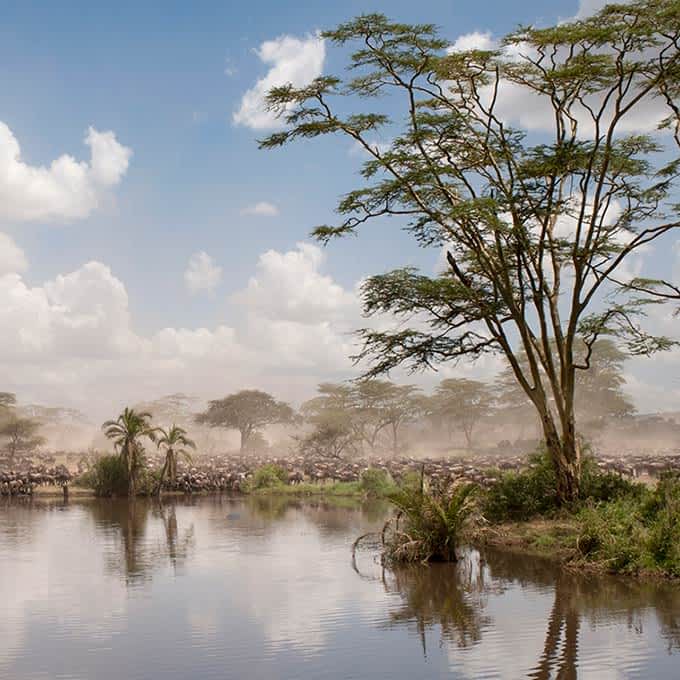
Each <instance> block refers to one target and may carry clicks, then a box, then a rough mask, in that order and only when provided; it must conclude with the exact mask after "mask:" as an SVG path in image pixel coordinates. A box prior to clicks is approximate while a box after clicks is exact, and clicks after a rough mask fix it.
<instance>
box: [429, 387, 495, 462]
mask: <svg viewBox="0 0 680 680" xmlns="http://www.w3.org/2000/svg"><path fill="white" fill-rule="evenodd" d="M432 410H433V413H434V415H435V417H436V418H437V419H438V420H440V421H442V422H444V423H446V425H447V428H448V431H449V436H450V434H451V429H450V428H451V425H453V426H455V427H458V428H460V429H461V430H462V431H463V434H464V435H465V442H466V443H467V448H468V449H471V448H472V442H473V432H474V430H475V427H476V426H477V424H478V423H479V422H480V420H482V419H483V418H486V417H487V416H489V415H491V413H492V410H493V396H492V394H491V390H490V389H489V386H488V385H487V384H486V383H483V382H480V381H479V380H468V379H467V378H447V379H446V380H442V381H441V382H440V383H439V385H438V386H437V388H436V390H435V393H434V396H433V400H432Z"/></svg>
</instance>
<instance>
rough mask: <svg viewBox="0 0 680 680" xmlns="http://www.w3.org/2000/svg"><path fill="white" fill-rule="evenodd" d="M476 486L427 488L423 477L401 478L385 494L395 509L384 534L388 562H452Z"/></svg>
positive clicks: (385, 555)
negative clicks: (396, 511)
mask: <svg viewBox="0 0 680 680" xmlns="http://www.w3.org/2000/svg"><path fill="white" fill-rule="evenodd" d="M475 493H476V487H475V486H474V485H472V484H461V485H457V486H453V487H450V488H449V489H447V490H445V491H444V490H440V489H436V490H435V489H432V488H429V487H428V485H427V482H426V480H425V479H423V478H422V477H421V479H420V482H419V483H416V484H414V483H413V481H412V480H410V479H409V480H405V481H402V482H401V483H400V484H399V486H398V487H397V488H396V489H394V490H393V491H391V492H389V493H388V494H387V496H386V497H387V500H389V501H390V502H391V503H392V504H393V505H394V506H395V507H396V508H397V510H398V514H397V516H396V518H395V519H394V520H393V523H392V526H390V528H389V532H385V531H384V532H383V536H384V537H385V550H384V557H385V558H386V559H387V560H388V561H390V562H430V561H433V562H435V561H441V562H455V561H456V559H457V556H456V547H457V545H458V541H459V540H460V537H461V533H462V530H463V527H464V525H465V523H466V522H467V520H468V519H469V518H470V516H471V515H472V513H473V512H474V510H475V503H474V502H473V500H474V495H475Z"/></svg>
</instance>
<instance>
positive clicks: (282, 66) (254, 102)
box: [233, 35, 326, 130]
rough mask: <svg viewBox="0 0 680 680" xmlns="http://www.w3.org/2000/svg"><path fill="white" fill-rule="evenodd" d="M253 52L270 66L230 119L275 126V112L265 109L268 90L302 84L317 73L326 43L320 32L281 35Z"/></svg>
mask: <svg viewBox="0 0 680 680" xmlns="http://www.w3.org/2000/svg"><path fill="white" fill-rule="evenodd" d="M255 53H256V54H257V56H258V57H259V58H260V60H261V61H262V62H263V63H264V64H267V65H268V66H269V71H268V72H267V74H266V75H265V76H264V77H263V78H260V80H258V81H257V82H256V83H255V85H254V86H253V87H252V88H250V89H249V90H247V91H246V92H245V94H244V95H243V97H242V98H241V105H240V107H239V109H238V111H236V112H235V113H234V115H233V121H234V123H236V124H237V125H245V126H246V127H249V128H252V129H254V130H268V129H274V128H276V127H278V126H279V125H280V121H278V120H277V118H276V116H275V115H274V113H272V112H271V111H267V109H266V106H265V97H266V95H267V92H269V90H271V89H272V88H273V87H277V86H279V85H286V84H288V83H291V84H292V85H293V86H294V87H303V86H305V85H307V84H309V83H310V82H311V81H312V80H314V78H317V77H318V76H320V75H321V73H322V72H323V65H324V60H325V57H326V47H325V45H324V41H323V39H322V38H321V37H320V36H319V35H312V36H308V37H306V38H302V39H300V38H295V37H293V36H290V35H282V36H280V37H279V38H276V39H274V40H266V41H265V42H263V43H262V44H261V45H260V47H259V49H257V50H256V51H255Z"/></svg>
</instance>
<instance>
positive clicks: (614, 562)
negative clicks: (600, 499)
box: [576, 475, 680, 577]
mask: <svg viewBox="0 0 680 680" xmlns="http://www.w3.org/2000/svg"><path fill="white" fill-rule="evenodd" d="M577 519H578V522H579V526H580V528H579V534H578V538H577V542H576V547H577V549H578V553H579V555H580V556H581V557H582V558H583V559H585V560H586V561H588V562H594V563H597V564H600V565H602V566H604V567H606V568H607V569H609V570H611V571H617V572H623V573H639V572H641V571H643V572H658V573H662V574H667V575H670V576H676V577H680V478H679V477H678V476H677V475H667V476H665V477H664V478H662V479H661V481H660V482H659V484H658V485H657V487H656V489H654V490H653V491H650V490H646V489H645V490H644V492H643V493H640V494H637V495H634V496H623V497H620V498H618V499H615V500H613V501H611V502H608V503H599V504H598V503H590V504H588V505H587V506H586V507H584V508H583V509H582V510H581V511H580V512H579V513H578V516H577Z"/></svg>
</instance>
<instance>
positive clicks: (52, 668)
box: [0, 496, 680, 680]
mask: <svg viewBox="0 0 680 680" xmlns="http://www.w3.org/2000/svg"><path fill="white" fill-rule="evenodd" d="M385 513H386V509H385V507H384V506H381V505H363V506H362V505H359V504H357V503H348V502H347V501H346V500H340V502H334V501H331V502H328V501H326V500H320V499H313V500H311V501H310V500H306V499H305V500H301V499H287V498H281V497H259V498H249V499H242V498H230V497H227V496H224V497H221V498H220V497H214V498H193V499H185V498H176V499H169V500H168V501H167V502H164V503H163V504H162V505H161V504H159V503H157V502H156V501H144V500H138V501H136V502H134V503H127V502H125V501H76V500H73V501H71V502H70V503H69V504H64V503H62V502H61V501H59V502H45V501H40V500H38V499H34V500H33V501H27V502H25V503H12V504H6V505H3V506H1V507H0V601H2V602H3V608H4V615H3V617H0V641H2V644H0V677H3V678H4V677H8V678H9V677H11V678H15V679H16V680H28V678H38V677H40V678H57V677H70V678H91V677H96V678H97V679H98V680H108V679H109V678H111V680H114V679H116V678H120V677H130V678H139V679H140V680H141V679H142V678H143V679H144V680H146V679H147V678H152V677H160V676H161V675H162V676H163V677H164V678H167V680H172V679H173V678H177V679H178V680H179V679H180V678H186V677H194V676H195V677H202V678H223V677H225V673H224V669H225V668H228V669H229V672H228V673H227V674H226V677H253V678H268V677H282V678H287V677H296V678H298V677H299V678H314V679H315V680H316V679H317V678H324V677H327V678H338V677H354V678H363V677H371V678H378V677H380V678H383V677H384V678H389V679H390V680H399V679H400V678H413V677H419V678H420V677H422V678H430V677H432V678H434V677H437V678H438V677H449V676H450V677H454V678H480V677H495V678H522V677H529V678H533V679H534V680H547V679H548V678H563V679H569V678H576V677H578V678H597V679H598V680H600V679H601V678H608V677H612V678H614V677H640V678H649V677H654V678H666V677H669V678H675V677H677V660H678V656H677V654H678V653H679V652H680V587H678V586H677V585H673V584H667V583H666V584H664V583H654V582H646V583H645V582H639V581H634V580H630V579H615V578H602V577H595V576H593V575H587V574H579V573H569V572H565V571H561V570H559V569H557V568H556V567H555V566H554V565H553V564H551V563H550V562H547V561H542V560H538V559H535V558H527V557H525V556H521V555H516V554H512V553H507V552H498V551H491V550H487V551H483V552H482V553H479V552H477V551H469V552H468V553H466V554H465V556H464V559H463V560H462V561H461V562H460V563H459V564H457V565H444V564H442V565H432V566H430V567H409V568H402V569H395V570H391V571H390V570H383V569H382V568H381V566H380V563H379V561H378V560H376V559H375V557H376V550H375V549H374V550H370V549H364V550H362V551H360V554H358V555H357V561H356V563H355V564H354V566H355V567H356V568H357V570H358V572H359V576H357V574H356V573H355V572H354V571H353V570H352V560H351V550H350V549H351V545H352V543H353V541H354V539H355V538H356V536H358V535H360V534H362V533H365V532H367V531H372V530H376V529H377V530H379V529H380V527H381V526H382V524H383V522H384V518H385ZM360 577H361V578H360ZM3 644H4V649H3ZM140 659H141V661H135V660H140ZM385 659H390V660H391V662H390V664H385V663H384V660H385ZM128 660H129V661H128ZM136 663H139V664H140V665H139V666H136V665H135V664H136Z"/></svg>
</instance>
